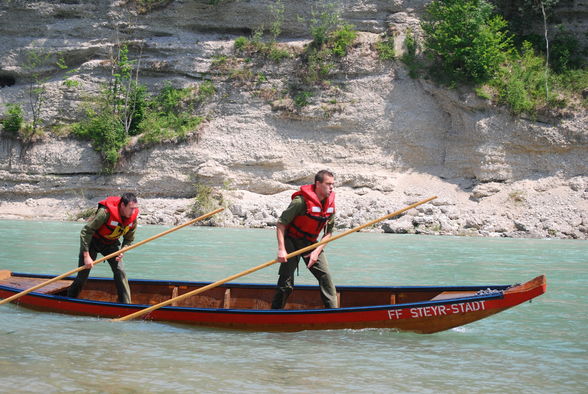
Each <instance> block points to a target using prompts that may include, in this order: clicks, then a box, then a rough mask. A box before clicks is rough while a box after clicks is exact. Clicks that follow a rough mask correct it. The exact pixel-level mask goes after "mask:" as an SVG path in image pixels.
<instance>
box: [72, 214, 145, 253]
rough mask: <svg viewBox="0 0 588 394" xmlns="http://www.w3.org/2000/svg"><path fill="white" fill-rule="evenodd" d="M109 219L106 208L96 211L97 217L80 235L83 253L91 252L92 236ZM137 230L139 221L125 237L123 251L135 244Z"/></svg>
mask: <svg viewBox="0 0 588 394" xmlns="http://www.w3.org/2000/svg"><path fill="white" fill-rule="evenodd" d="M108 218H110V214H109V213H108V210H107V209H106V208H104V207H100V208H98V210H97V211H96V215H94V218H93V219H92V220H91V221H89V222H88V223H87V224H86V225H85V226H84V227H83V228H82V231H81V233H80V248H81V249H82V251H88V250H90V242H92V236H93V235H94V233H95V232H96V231H97V230H98V229H99V228H100V227H102V225H104V224H105V223H106V222H107V221H108ZM136 228H137V221H136V220H135V223H134V225H133V228H131V229H130V230H129V231H128V232H127V233H126V234H125V235H123V243H122V245H121V249H122V248H124V247H125V246H129V245H132V244H133V241H134V240H135V229H136Z"/></svg>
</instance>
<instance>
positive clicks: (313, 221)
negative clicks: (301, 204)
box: [286, 185, 335, 242]
mask: <svg viewBox="0 0 588 394" xmlns="http://www.w3.org/2000/svg"><path fill="white" fill-rule="evenodd" d="M296 196H302V197H303V198H304V201H305V202H306V213H305V214H304V215H300V216H296V217H295V218H294V220H292V222H290V224H289V225H288V227H287V229H286V235H287V236H289V237H292V238H304V239H306V240H308V241H310V242H316V240H317V239H318V236H319V235H320V233H321V231H322V230H323V228H324V227H325V225H326V224H327V221H328V220H329V219H330V218H331V216H333V215H334V214H335V193H334V192H332V193H331V194H330V195H329V197H327V199H326V200H325V201H324V204H323V203H321V201H319V198H318V196H317V195H316V192H315V186H314V185H304V186H301V187H300V191H297V192H296V193H294V194H292V199H294V198H295V197H296Z"/></svg>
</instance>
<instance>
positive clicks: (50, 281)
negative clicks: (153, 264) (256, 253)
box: [0, 208, 224, 305]
mask: <svg viewBox="0 0 588 394" xmlns="http://www.w3.org/2000/svg"><path fill="white" fill-rule="evenodd" d="M222 210H224V208H219V209H216V210H214V211H212V212H209V213H207V214H205V215H202V216H199V217H197V218H196V219H192V220H190V221H188V222H186V223H184V224H180V225H179V226H176V227H174V228H170V229H169V230H166V231H164V232H162V233H159V234H157V235H154V236H152V237H150V238H147V239H144V240H142V241H139V242H137V243H136V244H133V245H130V246H127V247H126V248H122V249H120V250H118V251H116V252H114V253H111V254H109V255H108V256H104V257H102V258H99V259H98V260H96V261H94V265H96V264H98V263H101V262H103V261H104V260H108V259H111V258H113V257H114V256H118V255H119V254H121V253H125V252H126V251H127V250H131V249H134V248H136V247H138V246H141V245H143V244H146V243H147V242H150V241H153V240H154V239H157V238H160V237H163V236H164V235H167V234H169V233H171V232H174V231H176V230H179V229H181V228H183V227H186V226H189V225H191V224H192V223H196V222H197V221H199V220H203V219H206V218H208V217H210V216H212V215H216V214H217V213H219V212H220V211H222ZM84 269H86V268H85V267H84V266H81V267H78V268H76V269H73V270H71V271H68V272H66V273H65V274H61V275H59V276H57V277H55V278H53V279H49V280H48V281H46V282H43V283H39V284H38V285H35V286H33V287H31V288H30V289H26V290H24V291H21V292H20V293H17V294H15V295H13V296H11V297H8V298H5V299H3V300H2V301H0V305H2V304H5V303H7V302H10V301H12V300H16V299H17V298H20V297H22V296H23V295H26V294H29V293H30V292H31V291H35V290H37V289H40V288H41V287H45V286H47V285H48V284H50V283H53V282H56V281H58V280H59V279H62V278H65V277H66V276H69V275H72V274H75V273H76V272H79V271H82V270H84Z"/></svg>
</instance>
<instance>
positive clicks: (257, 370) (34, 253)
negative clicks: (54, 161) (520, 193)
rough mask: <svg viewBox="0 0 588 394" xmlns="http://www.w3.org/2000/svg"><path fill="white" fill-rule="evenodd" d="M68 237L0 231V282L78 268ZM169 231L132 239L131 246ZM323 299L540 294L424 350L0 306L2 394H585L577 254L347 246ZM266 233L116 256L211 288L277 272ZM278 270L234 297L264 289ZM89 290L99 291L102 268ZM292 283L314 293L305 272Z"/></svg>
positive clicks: (587, 317) (587, 265)
mask: <svg viewBox="0 0 588 394" xmlns="http://www.w3.org/2000/svg"><path fill="white" fill-rule="evenodd" d="M81 226H82V225H81V224H80V223H61V222H33V221H10V220H3V221H0V269H7V270H11V271H16V272H33V273H44V274H55V275H58V274H61V273H63V272H66V271H69V270H71V269H73V268H75V267H76V262H77V251H78V247H79V244H78V236H79V231H80V229H81ZM167 228H168V227H163V226H142V227H141V228H140V229H139V231H138V240H140V239H145V238H147V237H149V236H152V235H155V234H158V233H160V232H162V231H164V230H166V229H167ZM326 250H327V253H328V257H329V263H330V266H331V271H332V273H333V277H334V281H335V284H340V285H470V284H472V285H474V284H480V285H485V284H513V283H518V282H523V281H526V280H528V279H531V278H533V277H535V276H536V275H539V274H546V275H547V281H548V288H547V293H546V294H544V295H543V296H541V297H539V298H536V299H535V300H534V301H533V302H532V303H525V304H522V305H519V306H518V307H515V308H513V309H510V310H507V311H505V312H502V313H500V314H498V315H495V316H491V317H489V318H487V319H484V320H481V321H478V322H475V323H472V324H470V325H467V326H463V327H460V328H457V329H454V330H450V331H445V332H441V333H437V334H432V335H421V334H414V333H402V332H395V331H392V330H383V329H372V330H333V331H302V332H297V333H265V332H240V331H229V330H218V329H206V328H198V327H192V326H184V325H174V324H164V323H155V322H145V321H128V322H118V323H114V322H111V321H109V320H106V319H97V318H91V317H79V316H68V315H61V314H54V313H41V312H34V311H30V310H27V309H24V308H20V307H16V306H14V305H12V304H9V305H2V306H0V392H43V393H45V392H60V393H61V392H92V393H144V392H147V393H151V392H170V393H176V392H185V393H187V392H227V393H228V392H269V393H277V392H289V393H306V392H319V393H330V392H335V391H337V392H365V393H439V392H442V393H588V295H587V290H588V241H573V240H530V239H502V238H501V239H493V238H492V239H489V238H460V237H431V236H416V235H390V234H373V233H355V234H351V235H349V236H347V237H344V238H341V239H340V240H337V241H335V242H333V243H332V244H330V245H328V246H327V249H326ZM275 254H276V241H275V232H274V231H271V230H246V229H221V228H206V227H190V228H184V229H181V230H179V231H177V232H174V233H172V234H169V235H167V236H166V237H164V238H160V239H158V240H155V241H153V242H150V243H148V244H145V245H143V246H140V247H138V248H136V249H134V250H133V251H129V252H128V253H127V254H126V256H125V265H126V270H127V274H128V275H129V277H131V278H142V279H179V280H194V281H216V280H219V279H222V278H225V277H227V276H229V275H232V274H235V273H238V272H241V271H244V270H246V269H248V268H251V267H254V266H257V265H259V264H262V263H264V262H267V261H270V260H272V259H274V258H275ZM277 268H278V267H277V266H270V267H268V268H265V269H264V270H261V271H258V272H256V273H253V274H251V275H249V276H245V277H243V278H241V279H240V280H238V282H252V283H275V281H276V279H277ZM92 275H93V276H106V277H110V276H111V272H110V269H109V267H108V265H107V264H99V265H98V266H96V267H95V268H94V269H93V270H92ZM296 280H297V282H298V283H306V284H314V282H315V279H314V278H313V277H312V275H311V274H310V273H309V272H308V271H307V270H305V269H301V270H300V276H299V277H297V278H296Z"/></svg>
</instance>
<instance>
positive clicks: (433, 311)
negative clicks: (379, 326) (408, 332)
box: [388, 301, 486, 320]
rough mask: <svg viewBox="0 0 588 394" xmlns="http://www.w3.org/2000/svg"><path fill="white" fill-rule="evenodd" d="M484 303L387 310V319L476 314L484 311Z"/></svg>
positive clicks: (475, 302) (474, 302)
mask: <svg viewBox="0 0 588 394" xmlns="http://www.w3.org/2000/svg"><path fill="white" fill-rule="evenodd" d="M485 303H486V301H473V302H465V303H463V304H452V305H431V306H423V307H418V308H408V309H389V310H388V319H390V320H398V319H403V318H409V319H418V318H421V317H436V316H447V315H453V314H456V313H467V312H477V311H483V310H486V304H485Z"/></svg>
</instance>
